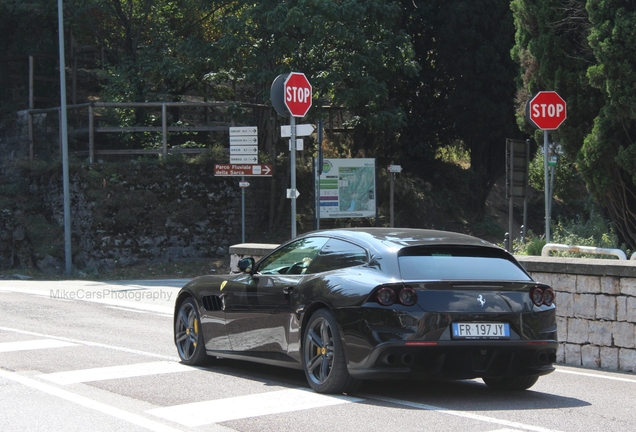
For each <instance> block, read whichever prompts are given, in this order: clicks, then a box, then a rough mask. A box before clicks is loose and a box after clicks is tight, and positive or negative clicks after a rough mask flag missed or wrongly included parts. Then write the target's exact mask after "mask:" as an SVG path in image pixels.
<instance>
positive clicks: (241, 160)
mask: <svg viewBox="0 0 636 432" xmlns="http://www.w3.org/2000/svg"><path fill="white" fill-rule="evenodd" d="M230 163H231V164H257V163H258V156H257V155H253V156H236V155H230Z"/></svg>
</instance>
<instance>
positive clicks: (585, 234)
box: [514, 213, 626, 258]
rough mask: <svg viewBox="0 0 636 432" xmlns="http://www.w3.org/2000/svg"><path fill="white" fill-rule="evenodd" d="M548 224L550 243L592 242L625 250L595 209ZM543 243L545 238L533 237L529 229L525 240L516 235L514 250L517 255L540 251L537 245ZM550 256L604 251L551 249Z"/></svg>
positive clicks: (590, 244) (532, 253)
mask: <svg viewBox="0 0 636 432" xmlns="http://www.w3.org/2000/svg"><path fill="white" fill-rule="evenodd" d="M550 228H551V233H552V239H551V240H550V242H551V243H556V244H564V245H569V246H592V247H598V248H607V249H622V250H623V251H625V250H626V247H625V245H621V244H620V241H619V239H618V236H617V235H616V233H615V232H614V229H613V228H612V225H611V223H610V222H608V221H607V220H606V219H604V218H603V217H602V216H601V215H600V214H598V213H592V214H591V216H590V218H589V219H587V220H584V219H583V217H581V216H578V217H577V218H575V219H572V220H569V219H561V220H558V221H557V222H556V223H553V224H552V226H551V227H550ZM543 246H545V239H543V238H541V237H537V236H536V235H535V234H534V233H533V232H532V231H529V232H528V234H527V237H526V241H525V243H522V242H521V240H520V239H517V240H515V242H514V251H515V253H517V254H519V255H537V256H540V255H541V249H542V248H543ZM551 255H552V256H562V257H584V258H606V256H604V255H593V254H580V253H573V252H556V251H552V252H551Z"/></svg>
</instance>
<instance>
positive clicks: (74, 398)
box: [0, 369, 227, 432]
mask: <svg viewBox="0 0 636 432" xmlns="http://www.w3.org/2000/svg"><path fill="white" fill-rule="evenodd" d="M0 377H1V378H5V379H8V380H11V381H14V382H17V383H20V384H22V385H25V386H27V387H31V388H33V389H36V390H39V391H41V392H44V393H47V394H50V395H52V396H56V397H59V398H61V399H65V400H67V401H69V402H73V403H75V404H77V405H81V406H84V407H86V408H90V409H93V410H96V411H99V412H101V413H103V414H106V415H109V416H111V417H116V418H118V419H121V420H124V421H126V422H128V423H132V424H134V425H137V426H140V427H143V428H146V429H149V430H152V431H157V432H180V431H179V429H174V428H171V427H169V426H166V425H163V424H161V423H157V422H156V421H153V420H150V419H147V418H145V417H142V416H140V415H137V414H133V413H130V412H128V411H124V410H122V409H119V408H116V407H114V406H110V405H107V404H104V403H101V402H97V401H95V400H92V399H89V398H87V397H84V396H80V395H77V394H74V393H71V392H69V391H66V390H62V389H60V388H57V387H54V386H52V385H50V384H46V383H43V382H41V381H37V380H34V379H32V378H27V377H25V376H22V375H19V374H17V373H15V372H8V371H4V370H2V369H0ZM225 430H227V429H225Z"/></svg>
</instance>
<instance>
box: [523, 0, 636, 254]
mask: <svg viewBox="0 0 636 432" xmlns="http://www.w3.org/2000/svg"><path fill="white" fill-rule="evenodd" d="M511 5H512V9H513V13H514V17H515V26H516V31H517V33H516V44H515V47H514V49H513V56H514V57H515V60H516V61H517V62H518V63H519V65H520V66H521V68H522V70H521V76H520V83H521V87H520V90H519V92H518V102H519V109H518V122H519V124H520V125H522V124H523V106H524V105H525V102H526V101H527V100H528V99H529V97H530V95H532V94H534V93H536V92H537V91H539V90H555V91H557V92H558V93H559V94H560V95H561V96H562V97H563V98H564V99H565V100H566V101H567V103H568V119H567V121H566V122H565V123H564V124H563V125H562V126H561V127H560V128H559V129H558V130H557V131H555V132H552V138H553V139H554V140H556V141H558V142H561V143H562V144H563V146H564V147H565V149H566V152H567V153H568V154H569V155H573V156H575V158H576V164H577V168H578V169H579V171H580V173H581V176H582V177H583V179H584V180H585V183H586V185H587V187H588V189H589V191H590V192H591V193H592V194H593V195H594V198H595V199H596V201H597V202H598V203H600V204H601V205H602V207H603V208H604V210H605V211H606V212H607V215H608V217H609V218H610V219H611V220H612V222H613V224H614V227H615V229H616V231H617V234H619V235H620V237H621V239H622V240H623V241H625V242H627V243H628V244H629V245H630V246H631V247H636V212H635V211H634V209H635V208H636V177H634V173H635V172H636V162H635V161H636V157H635V156H634V155H636V150H635V149H636V144H635V143H634V138H633V137H634V136H636V109H635V108H634V107H635V106H636V99H635V98H636V96H635V94H636V92H634V88H636V73H635V72H634V70H635V69H636V68H635V66H636V65H635V64H634V58H636V57H635V55H636V35H634V32H633V27H634V23H635V22H636V7H635V5H634V2H632V1H629V0H588V1H583V0H568V1H561V2H556V1H553V0H539V1H536V0H513V1H512V4H511ZM524 127H526V126H524ZM526 128H527V127H526ZM526 130H527V129H526ZM536 137H537V138H538V137H539V132H537V134H536Z"/></svg>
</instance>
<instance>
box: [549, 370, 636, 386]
mask: <svg viewBox="0 0 636 432" xmlns="http://www.w3.org/2000/svg"><path fill="white" fill-rule="evenodd" d="M556 371H557V372H561V373H566V374H572V375H581V376H586V377H592V378H603V379H608V380H614V381H623V382H629V383H636V379H629V378H620V377H613V376H608V375H599V374H594V373H589V372H577V371H570V370H565V369H561V368H559V367H557V368H556Z"/></svg>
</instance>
